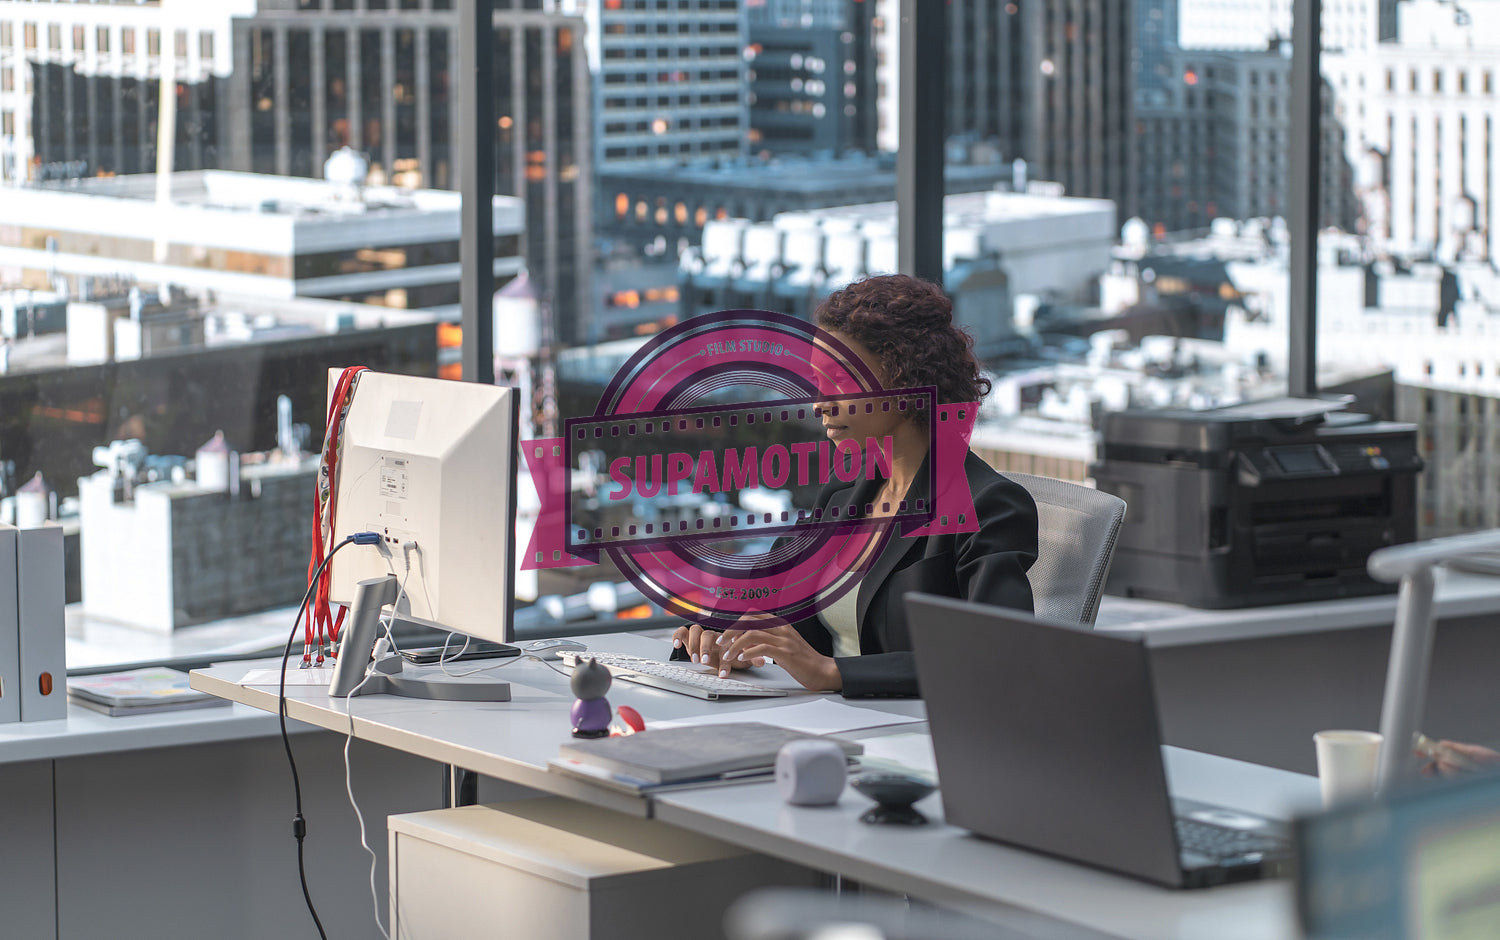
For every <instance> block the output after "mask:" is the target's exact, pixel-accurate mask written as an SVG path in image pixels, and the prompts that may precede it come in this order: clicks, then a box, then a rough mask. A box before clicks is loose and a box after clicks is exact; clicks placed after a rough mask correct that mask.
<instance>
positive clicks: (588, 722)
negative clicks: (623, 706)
mask: <svg viewBox="0 0 1500 940" xmlns="http://www.w3.org/2000/svg"><path fill="white" fill-rule="evenodd" d="M612 681H614V680H613V678H612V677H611V676H610V674H609V670H608V669H605V668H604V667H603V666H601V665H599V663H598V661H597V660H593V659H591V660H589V661H588V662H586V663H582V664H580V665H579V666H578V667H577V668H575V669H574V670H573V678H572V680H571V682H570V683H569V684H570V685H571V686H572V687H573V694H574V695H576V696H578V701H576V702H574V703H573V710H572V712H571V713H570V715H571V717H572V719H573V737H575V738H602V737H605V736H607V735H608V734H609V721H610V719H611V718H612V717H613V716H614V710H613V709H611V708H610V707H609V699H607V698H605V697H604V693H606V692H608V691H609V684H610V683H611V682H612Z"/></svg>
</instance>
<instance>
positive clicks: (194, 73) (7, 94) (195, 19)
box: [0, 0, 256, 184]
mask: <svg viewBox="0 0 1500 940" xmlns="http://www.w3.org/2000/svg"><path fill="white" fill-rule="evenodd" d="M255 7H256V0H212V2H202V3H185V4H173V5H170V6H167V5H163V4H159V3H153V4H128V5H127V4H100V3H87V2H83V0H72V2H61V3H28V2H21V0H0V184H15V183H18V182H21V181H25V180H36V179H56V178H67V177H79V176H94V175H98V174H100V173H108V174H113V173H145V172H150V171H152V170H154V169H155V167H156V148H157V130H156V115H157V110H158V106H159V102H160V93H161V92H160V89H161V76H162V74H163V70H164V68H165V69H167V70H169V71H170V73H171V75H172V76H173V78H174V79H175V81H176V103H175V109H176V113H177V120H176V135H175V140H176V147H175V151H176V152H175V154H174V163H173V165H174V166H176V167H178V168H180V169H203V168H213V167H219V166H223V163H222V162H221V161H222V159H224V158H225V157H226V156H227V155H226V154H225V152H224V151H225V146H226V141H227V137H226V131H227V124H226V123H225V116H226V110H227V106H228V102H227V100H226V98H225V94H226V88H225V85H226V81H227V79H228V77H229V75H230V73H231V72H232V71H233V70H234V61H233V46H232V43H231V42H230V35H231V26H230V22H231V18H232V17H235V16H243V15H247V14H250V13H253V12H254V11H255ZM164 48H165V55H164V52H163V50H164Z"/></svg>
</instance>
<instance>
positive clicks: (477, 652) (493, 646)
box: [401, 640, 521, 666]
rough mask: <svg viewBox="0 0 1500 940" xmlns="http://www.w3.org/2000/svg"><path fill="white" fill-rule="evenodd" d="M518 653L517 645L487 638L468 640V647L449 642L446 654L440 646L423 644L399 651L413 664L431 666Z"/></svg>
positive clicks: (460, 643)
mask: <svg viewBox="0 0 1500 940" xmlns="http://www.w3.org/2000/svg"><path fill="white" fill-rule="evenodd" d="M519 655H521V650H520V649H519V648H517V647H514V646H508V645H506V644H504V643H491V642H489V641H487V640H486V641H479V640H470V641H469V648H468V649H464V644H463V641H462V640H459V641H457V642H455V643H449V644H448V653H447V655H446V656H445V655H444V654H443V648H442V647H441V646H425V647H420V648H418V649H412V650H402V651H401V658H402V659H404V660H406V661H407V662H409V663H411V664H412V665H414V666H431V665H434V664H435V663H438V662H445V663H457V662H463V661H464V660H466V659H502V658H504V657H507V656H519Z"/></svg>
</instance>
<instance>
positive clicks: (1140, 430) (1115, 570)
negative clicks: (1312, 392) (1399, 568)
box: [1091, 399, 1422, 608]
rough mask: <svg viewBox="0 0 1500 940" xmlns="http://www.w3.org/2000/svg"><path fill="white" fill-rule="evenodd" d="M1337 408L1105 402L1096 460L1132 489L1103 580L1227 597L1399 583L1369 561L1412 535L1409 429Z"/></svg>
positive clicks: (1415, 462)
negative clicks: (1132, 406)
mask: <svg viewBox="0 0 1500 940" xmlns="http://www.w3.org/2000/svg"><path fill="white" fill-rule="evenodd" d="M1337 407H1339V406H1338V405H1336V404H1330V403H1328V402H1322V401H1312V400H1304V399H1278V400H1275V401H1267V402H1256V403H1252V404H1247V405H1235V406H1233V407H1228V408H1219V409H1213V410H1208V411H1124V412H1115V413H1110V414H1106V415H1105V416H1104V421H1103V429H1102V430H1103V435H1102V437H1103V439H1102V442H1101V451H1100V454H1101V456H1100V460H1099V461H1098V463H1096V464H1095V465H1094V466H1093V467H1092V468H1091V471H1092V473H1093V477H1094V480H1095V481H1096V483H1097V485H1098V487H1099V489H1100V490H1103V491H1104V492H1106V493H1113V494H1114V495H1116V496H1119V497H1120V498H1121V499H1123V500H1125V502H1126V510H1125V522H1124V524H1123V525H1122V526H1121V528H1120V537H1119V541H1118V543H1117V544H1116V547H1115V554H1114V561H1113V563H1112V565H1111V567H1110V571H1109V581H1108V583H1107V585H1106V587H1105V590H1106V592H1108V593H1110V594H1120V595H1124V596H1126V597H1147V598H1153V599H1156V600H1164V601H1174V602H1177V603H1182V604H1188V605H1190V606H1193V607H1213V608H1222V607H1255V606H1260V605H1263V604H1283V603H1292V602H1296V601H1310V600H1320V599H1324V598H1331V597H1349V596H1354V595H1360V594H1378V593H1383V592H1389V591H1394V590H1395V589H1396V586H1395V585H1393V584H1385V583H1382V582H1378V581H1375V580H1373V579H1372V578H1370V576H1369V575H1368V574H1367V573H1366V571H1365V560H1366V559H1367V558H1368V557H1369V555H1370V553H1371V552H1373V551H1374V550H1375V549H1377V548H1380V547H1382V546H1385V545H1395V544H1398V543H1401V542H1410V541H1413V540H1414V539H1415V538H1416V475H1417V472H1418V471H1419V470H1421V469H1422V458H1421V457H1420V456H1419V455H1418V453H1417V429H1416V426H1415V425H1411V424H1396V423H1393V422H1388V421H1378V420H1376V419H1374V418H1372V417H1370V416H1369V415H1361V414H1351V413H1347V412H1343V411H1337V410H1331V409H1335V408H1337Z"/></svg>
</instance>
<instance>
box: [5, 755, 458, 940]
mask: <svg viewBox="0 0 1500 940" xmlns="http://www.w3.org/2000/svg"><path fill="white" fill-rule="evenodd" d="M292 743H293V747H294V748H295V752H296V754H297V766H298V770H299V771H300V772H301V777H302V798H303V812H304V814H305V816H306V818H307V827H308V835H307V868H308V880H309V884H310V886H311V888H312V893H313V898H314V900H315V902H316V903H317V905H318V911H319V915H320V916H321V918H322V921H323V925H324V927H325V928H326V929H327V931H328V936H329V937H330V938H355V937H358V938H369V937H372V936H379V934H378V932H377V931H376V930H375V925H374V922H373V919H372V918H373V913H372V912H373V910H374V907H373V902H372V901H371V898H370V887H369V861H370V860H369V856H367V855H365V854H364V852H363V850H361V849H360V847H359V829H358V825H357V823H356V822H355V818H354V813H353V811H352V810H351V809H350V807H349V803H348V800H347V798H346V797H345V794H344V767H343V758H342V753H341V752H342V749H343V745H344V739H343V737H342V736H339V735H334V734H326V733H318V734H299V735H297V736H295V737H294V738H293V742H292ZM351 754H352V758H353V768H354V792H355V795H356V796H357V797H358V798H359V802H360V809H361V810H362V811H363V812H364V816H365V827H366V831H367V833H368V837H369V843H370V846H371V848H373V849H374V850H375V851H376V853H377V855H378V856H379V857H380V865H379V868H378V869H377V871H376V876H375V884H376V885H377V887H378V889H379V891H380V900H379V909H380V910H381V912H382V914H383V913H384V911H385V910H387V902H386V897H385V892H386V884H387V875H386V868H385V854H386V836H385V817H386V816H388V815H390V814H391V813H398V812H411V811H414V810H420V809H434V808H436V807H437V806H438V805H439V802H440V798H441V787H440V785H439V783H440V779H441V777H440V774H439V770H438V765H436V764H433V763H432V762H430V761H427V760H424V759H421V758H417V757H412V756H410V755H408V754H404V753H401V752H398V751H393V750H390V749H387V748H383V747H379V746H377V745H373V744H370V743H368V742H364V741H355V742H354V746H353V748H352V751H351ZM56 766H57V805H58V807H59V812H58V814H57V909H58V915H57V917H58V931H57V936H58V937H59V938H65V940H85V938H95V937H105V936H123V935H134V934H135V931H136V929H137V928H139V929H140V930H145V929H146V928H148V927H149V929H150V935H153V936H160V937H197V936H218V937H234V938H245V940H259V938H265V940H283V938H286V937H303V936H313V935H315V933H316V932H315V930H314V928H313V925H312V921H311V920H310V918H309V917H308V914H307V910H306V908H305V907H304V906H303V904H302V896H301V889H300V888H299V886H298V881H297V854H296V843H295V841H294V840H293V838H292V815H293V802H292V786H291V777H290V775H289V772H288V770H287V763H286V757H285V754H284V752H283V751H282V746H281V742H280V740H278V739H276V738H259V739H251V740H243V741H233V742H225V743H221V744H208V745H196V746H190V747H176V748H160V749H153V750H142V751H133V752H124V753H116V754H103V755H96V756H90V757H76V758H68V759H65V760H59V761H57V764H56ZM0 779H3V778H0ZM47 821H48V824H49V827H50V823H51V818H50V816H49V817H48V820H47ZM51 874H52V872H51V868H50V866H48V871H47V875H48V877H49V879H50V877H51ZM7 887H8V886H7ZM47 900H48V902H49V905H50V902H51V892H50V888H49V892H48V898H47ZM6 916H7V918H8V916H9V913H8V912H7V915H6ZM7 929H8V928H7ZM23 935H24V936H28V937H29V936H31V935H30V934H17V936H23ZM141 935H143V936H144V935H146V934H144V933H143V934H141Z"/></svg>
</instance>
